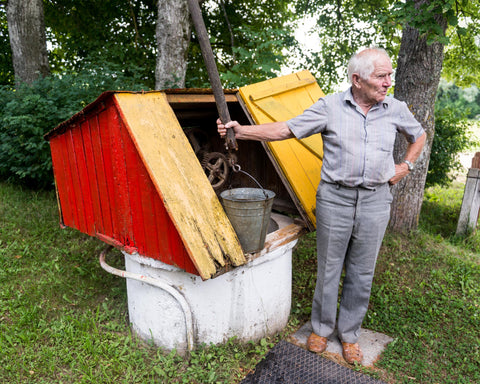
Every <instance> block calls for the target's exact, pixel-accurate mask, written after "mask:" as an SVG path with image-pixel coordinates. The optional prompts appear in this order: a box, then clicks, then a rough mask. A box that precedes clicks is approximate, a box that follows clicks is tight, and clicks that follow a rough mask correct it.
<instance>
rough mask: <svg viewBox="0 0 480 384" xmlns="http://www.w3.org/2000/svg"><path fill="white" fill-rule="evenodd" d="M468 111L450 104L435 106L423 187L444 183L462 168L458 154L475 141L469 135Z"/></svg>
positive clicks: (475, 143) (443, 184) (445, 184)
mask: <svg viewBox="0 0 480 384" xmlns="http://www.w3.org/2000/svg"><path fill="white" fill-rule="evenodd" d="M466 116H467V111H462V110H458V109H455V108H452V107H449V106H447V107H445V108H442V109H436V111H435V137H434V139H433V144H432V152H431V154H430V164H429V167H428V173H427V180H426V187H431V186H434V185H439V186H447V185H448V184H449V183H450V182H451V181H452V180H453V179H454V178H455V172H456V171H459V170H461V168H462V164H461V163H460V160H459V159H458V155H459V154H460V153H461V152H462V151H465V150H466V149H469V148H471V147H473V146H475V145H478V143H477V141H476V140H474V139H472V138H471V136H470V124H469V121H468V120H467V117H466Z"/></svg>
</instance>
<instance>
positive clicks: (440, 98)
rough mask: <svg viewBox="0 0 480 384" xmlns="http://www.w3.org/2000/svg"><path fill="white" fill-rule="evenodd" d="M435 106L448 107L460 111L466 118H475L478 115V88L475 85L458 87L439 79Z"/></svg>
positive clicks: (479, 115) (479, 113) (479, 99)
mask: <svg viewBox="0 0 480 384" xmlns="http://www.w3.org/2000/svg"><path fill="white" fill-rule="evenodd" d="M435 106H436V107H437V109H438V110H441V109H443V108H450V109H452V110H457V111H461V113H462V114H464V115H465V116H466V117H467V118H469V119H475V118H477V117H480V90H479V89H478V88H477V87H475V86H472V87H468V88H460V87H458V86H457V85H456V84H451V83H447V82H445V81H440V86H439V88H438V92H437V99H436V101H435Z"/></svg>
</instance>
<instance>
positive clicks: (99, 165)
mask: <svg viewBox="0 0 480 384" xmlns="http://www.w3.org/2000/svg"><path fill="white" fill-rule="evenodd" d="M89 122H90V132H91V135H92V148H93V158H94V161H95V174H96V178H97V187H98V197H99V203H100V210H101V215H102V224H103V226H102V227H100V226H99V227H98V232H100V233H102V234H104V235H107V236H110V237H111V236H112V234H113V224H112V215H111V210H110V204H109V195H108V187H107V179H106V176H105V165H104V161H103V153H102V140H101V137H100V124H99V114H96V115H94V116H92V117H91V118H90V119H89Z"/></svg>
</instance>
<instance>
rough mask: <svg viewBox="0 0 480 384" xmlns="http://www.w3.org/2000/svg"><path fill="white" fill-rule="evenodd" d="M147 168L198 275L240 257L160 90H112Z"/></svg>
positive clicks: (238, 260) (232, 233)
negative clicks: (143, 91) (140, 92)
mask: <svg viewBox="0 0 480 384" xmlns="http://www.w3.org/2000/svg"><path fill="white" fill-rule="evenodd" d="M115 102H116V104H117V105H118V108H119V111H120V113H121V114H122V117H123V121H124V122H125V125H126V127H127V129H128V130H129V132H130V135H131V137H132V139H133V142H134V144H135V147H136V148H137V150H138V152H139V154H140V156H141V158H142V160H143V163H144V164H145V165H146V168H147V171H148V172H149V175H150V177H151V179H152V181H153V183H154V185H155V187H156V189H157V192H158V193H159V194H160V195H161V197H162V200H163V204H164V205H165V207H166V209H167V211H168V213H169V215H170V217H171V219H172V221H173V222H174V224H175V227H176V229H177V231H178V233H179V234H180V236H181V238H182V240H183V243H184V245H185V248H186V250H187V252H188V254H189V255H190V258H191V259H192V261H193V263H194V265H195V267H196V269H197V270H198V272H199V273H200V276H201V277H202V278H203V279H208V278H210V277H211V276H213V275H214V274H215V272H216V269H217V267H216V265H217V264H218V265H220V266H225V265H226V264H230V263H231V264H233V265H235V266H238V265H241V264H244V263H245V262H246V259H245V256H244V254H243V251H242V249H241V247H240V244H239V242H238V238H237V236H236V234H235V231H234V230H233V228H232V226H231V224H230V222H229V220H228V218H227V216H226V215H225V212H224V211H223V208H222V206H221V204H220V202H219V200H218V198H217V197H216V195H215V192H214V191H213V189H212V187H211V185H210V183H209V182H208V179H207V177H206V176H205V173H204V172H203V170H202V167H201V165H200V163H199V162H198V160H197V158H196V156H195V153H194V152H193V150H192V148H191V146H190V144H189V143H188V140H187V138H186V136H185V134H184V133H183V129H182V127H181V126H180V125H179V123H178V121H177V119H176V117H175V114H174V113H173V110H172V109H171V107H170V106H169V104H168V102H167V98H166V96H165V94H164V93H161V92H158V93H147V94H144V95H142V94H124V93H119V94H116V95H115Z"/></svg>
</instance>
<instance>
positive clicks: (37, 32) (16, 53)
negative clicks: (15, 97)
mask: <svg viewBox="0 0 480 384" xmlns="http://www.w3.org/2000/svg"><path fill="white" fill-rule="evenodd" d="M7 22H8V33H9V36H10V46H11V48H12V61H13V71H14V73H15V84H16V86H18V85H19V84H20V83H22V82H25V83H27V84H31V83H32V82H33V81H35V80H36V79H37V78H38V77H39V76H48V75H49V74H50V68H49V64H48V53H47V38H46V34H45V21H44V14H43V2H42V0H8V3H7Z"/></svg>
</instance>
